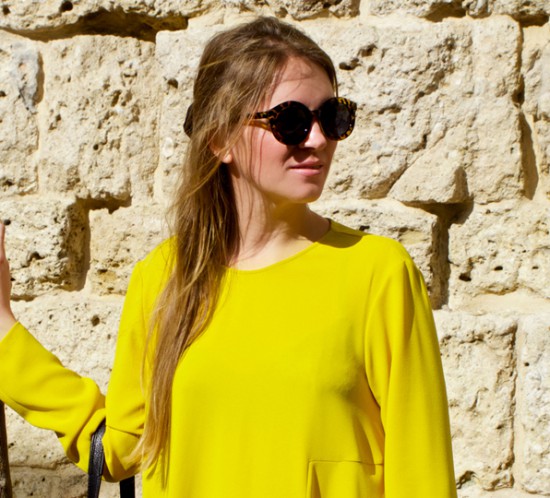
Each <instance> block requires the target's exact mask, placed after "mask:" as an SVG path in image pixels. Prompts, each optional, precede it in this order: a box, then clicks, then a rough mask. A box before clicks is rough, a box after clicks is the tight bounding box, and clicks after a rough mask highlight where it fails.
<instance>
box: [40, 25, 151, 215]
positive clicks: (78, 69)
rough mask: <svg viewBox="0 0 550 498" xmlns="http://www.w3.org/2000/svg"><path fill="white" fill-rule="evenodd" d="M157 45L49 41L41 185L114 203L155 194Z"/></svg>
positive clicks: (99, 39)
mask: <svg viewBox="0 0 550 498" xmlns="http://www.w3.org/2000/svg"><path fill="white" fill-rule="evenodd" d="M153 54H154V45H153V44H152V43H149V42H142V41H139V40H135V39H131V38H127V37H126V38H123V37H115V36H75V37H73V38H70V39H61V40H55V41H52V42H50V43H48V44H47V45H44V47H43V50H42V55H43V59H44V74H45V81H44V102H43V103H42V105H41V106H40V109H39V114H40V117H39V121H40V135H41V147H40V150H39V160H40V163H41V165H40V186H41V189H42V190H44V191H50V192H52V191H53V192H64V191H71V192H73V193H74V194H75V195H77V196H78V197H80V198H85V199H93V200H97V201H102V202H107V203H109V202H111V203H114V205H115V206H116V205H120V204H124V203H127V202H128V201H129V199H130V196H132V200H133V202H136V201H137V202H139V201H145V200H146V199H148V198H149V197H150V196H151V195H152V189H153V172H154V170H155V167H156V163H157V113H158V105H157V100H158V97H157V94H158V92H157V91H156V90H157V87H158V85H157V75H156V73H157V71H156V69H155V67H156V66H155V63H154V57H153Z"/></svg>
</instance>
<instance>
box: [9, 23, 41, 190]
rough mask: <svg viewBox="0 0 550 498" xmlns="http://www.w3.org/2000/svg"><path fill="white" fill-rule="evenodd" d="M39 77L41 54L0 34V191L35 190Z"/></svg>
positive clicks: (21, 41)
mask: <svg viewBox="0 0 550 498" xmlns="http://www.w3.org/2000/svg"><path fill="white" fill-rule="evenodd" d="M41 77H42V68H41V60H40V54H39V52H38V50H37V48H36V45H35V44H34V43H32V42H29V41H28V40H26V39H24V38H21V37H18V36H14V35H10V34H8V33H5V32H0V137H2V138H1V140H0V192H1V193H2V194H29V193H32V192H34V191H35V190H36V162H35V160H34V153H35V152H36V149H37V146H38V131H37V124H36V115H35V113H36V104H37V103H38V101H39V99H40V84H39V80H40V78H41Z"/></svg>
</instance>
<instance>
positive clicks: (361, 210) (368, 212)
mask: <svg viewBox="0 0 550 498" xmlns="http://www.w3.org/2000/svg"><path fill="white" fill-rule="evenodd" d="M313 208H314V210H315V211H316V212H318V213H320V214H322V215H323V216H326V217H330V218H333V219H334V220H336V221H338V222H340V223H343V224H345V225H347V226H350V227H352V228H356V229H358V230H362V231H364V232H368V233H373V234H376V235H383V236H386V237H390V238H392V239H396V240H398V241H400V242H401V243H402V244H403V245H404V246H405V247H406V249H407V250H408V251H409V253H410V255H411V257H412V258H413V259H414V261H415V263H416V264H417V265H418V267H419V268H420V270H421V271H422V273H423V275H424V278H425V279H426V285H427V286H428V290H429V292H430V298H431V300H432V305H433V306H434V307H439V306H440V304H441V298H442V296H441V291H442V288H441V280H440V277H441V274H442V272H441V270H440V267H441V264H442V262H441V261H440V260H439V255H440V251H439V249H438V244H439V240H440V226H439V224H438V221H437V217H436V216H434V215H432V214H429V213H426V212H425V211H422V210H420V209H414V208H408V207H405V206H403V205H402V204H400V203H398V202H395V201H391V200H382V201H356V202H334V201H323V200H320V201H318V202H317V203H316V204H315V205H314V206H313Z"/></svg>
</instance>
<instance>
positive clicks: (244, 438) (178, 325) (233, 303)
mask: <svg viewBox="0 0 550 498" xmlns="http://www.w3.org/2000/svg"><path fill="white" fill-rule="evenodd" d="M336 93H337V82H336V74H335V70H334V67H333V64H332V62H331V60H330V58H329V57H328V56H327V55H326V54H325V53H324V52H323V51H322V50H321V49H320V48H319V47H318V46H317V45H316V44H315V43H314V42H313V41H311V40H310V39H309V38H308V37H307V36H305V35H304V34H302V33H301V32H299V31H297V30H296V29H295V28H293V27H291V26H289V25H287V24H285V23H282V22H280V21H278V20H276V19H271V18H259V19H257V20H255V21H253V22H251V23H248V24H245V25H243V26H239V27H237V28H234V29H231V30H228V31H226V32H224V33H221V34H219V35H217V36H216V37H215V38H213V39H212V40H211V41H210V42H209V43H208V45H207V47H206V48H205V51H204V54H203V56H202V59H201V62H200V66H199V71H198V75H197V77H196V80H195V85H194V100H193V105H192V110H191V112H190V113H189V114H188V117H187V120H186V130H187V131H188V132H189V133H190V135H191V141H190V144H189V148H188V154H187V160H186V164H185V174H184V175H183V179H182V183H181V187H180V188H179V190H178V193H177V194H176V199H175V202H174V208H173V214H174V217H173V218H174V230H173V231H174V236H173V237H172V238H171V239H169V240H168V241H166V242H164V243H163V244H161V245H160V246H159V247H158V248H157V249H155V250H154V251H153V252H152V253H151V254H150V255H149V256H147V257H146V258H145V259H144V260H143V261H141V262H139V263H138V264H137V266H136V268H135V270H134V272H133V275H132V278H131V281H130V284H129V288H128V292H127V296H126V301H125V306H124V310H123V314H122V318H121V325H120V331H119V338H118V343H117V353H116V358H115V364H114V368H113V373H112V377H111V381H110V384H109V389H108V393H107V396H106V398H105V397H104V396H103V395H102V394H101V393H100V392H99V390H98V388H97V387H96V385H95V384H94V383H93V382H92V381H90V380H88V379H82V378H80V377H79V376H77V375H76V374H74V373H72V372H70V371H68V370H66V369H65V368H63V367H62V366H61V365H60V363H59V362H58V361H57V360H56V359H55V357H53V356H51V355H50V354H49V353H48V352H46V351H45V350H44V349H43V348H42V347H41V346H40V344H38V343H37V342H36V341H35V340H34V339H33V338H32V336H31V335H30V334H29V333H28V332H27V331H26V330H25V329H24V328H23V326H22V325H21V324H19V323H16V322H15V318H14V317H13V315H12V314H11V310H10V308H9V299H8V295H9V272H8V269H7V263H5V262H4V263H3V270H2V296H1V299H0V301H1V303H0V334H1V335H2V336H5V337H4V338H3V340H2V342H1V343H0V378H1V379H3V380H2V381H0V398H1V399H2V400H4V401H5V402H6V403H7V404H9V405H10V406H12V407H13V408H14V409H15V410H17V411H19V413H21V414H22V415H23V416H24V417H25V418H26V419H27V420H28V421H29V422H31V423H33V424H35V425H38V426H42V427H46V428H49V429H52V430H55V431H56V432H57V433H58V434H59V436H60V440H61V442H62V444H63V446H64V448H65V450H66V452H67V455H68V456H69V458H71V459H72V460H73V461H75V462H76V463H77V464H78V465H79V466H80V467H81V468H83V469H85V468H86V467H87V455H88V450H89V441H90V435H91V434H92V433H93V432H94V430H95V429H96V427H97V426H98V425H99V423H100V421H101V420H102V419H103V418H104V417H106V419H107V431H106V434H105V437H104V446H105V453H106V468H105V472H104V474H105V477H106V478H107V479H113V480H118V479H121V478H124V477H126V476H128V475H130V474H132V473H136V472H138V471H139V470H140V468H141V469H143V470H144V483H143V494H144V496H146V497H160V496H169V497H189V498H232V497H235V498H237V497H238V498H259V497H261V498H283V497H284V498H294V497H296V498H298V497H300V498H301V497H304V496H305V497H315V498H367V497H368V498H382V497H386V498H405V497H406V498H426V497H434V498H435V497H437V498H450V497H454V496H456V494H455V491H454V478H453V469H452V456H451V448H450V437H449V425H448V415H447V406H446V396H445V387H444V381H443V376H442V371H441V364H440V359H439V351H438V344H437V338H436V335H435V331H434V326H433V319H432V315H431V310H430V306H429V302H428V298H427V295H426V291H425V287H424V283H423V280H422V277H421V276H420V274H419V272H418V270H417V269H416V267H415V266H414V264H413V263H412V261H411V259H410V258H409V256H408V255H407V253H406V252H405V250H404V249H403V248H402V247H401V246H400V245H399V244H398V243H396V242H394V241H391V240H389V239H385V238H382V237H376V236H373V235H364V234H362V233H361V232H356V231H354V230H351V229H348V228H346V227H343V226H342V225H339V224H338V223H335V222H333V221H330V220H326V219H324V218H322V217H320V216H319V215H317V214H315V213H314V212H312V211H311V210H310V209H309V207H308V203H310V202H311V201H314V200H316V199H317V198H318V197H319V196H320V195H321V192H322V190H323V187H324V184H325V181H326V178H327V175H328V171H329V168H330V164H331V161H332V156H333V154H334V151H335V149H336V143H337V141H338V140H341V139H344V138H346V137H347V136H348V135H349V134H350V133H351V131H352V129H353V125H354V113H355V104H353V103H352V102H351V101H349V100H346V99H341V98H336ZM1 257H2V255H0V258H1ZM8 329H9V331H8ZM29 357H32V358H33V359H34V361H33V364H32V365H29V364H28V363H29V362H27V358H29ZM14 373H17V380H13V381H12V380H10V381H6V380H5V379H7V378H10V375H11V378H13V376H14ZM37 379H38V380H39V382H40V387H39V388H37V387H36V383H37ZM142 381H143V382H142ZM61 393H62V394H61Z"/></svg>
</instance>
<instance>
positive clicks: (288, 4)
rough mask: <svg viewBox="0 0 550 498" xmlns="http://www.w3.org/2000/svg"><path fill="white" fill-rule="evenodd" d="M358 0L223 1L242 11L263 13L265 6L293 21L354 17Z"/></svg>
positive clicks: (357, 11)
mask: <svg viewBox="0 0 550 498" xmlns="http://www.w3.org/2000/svg"><path fill="white" fill-rule="evenodd" d="M360 3H361V2H360V0H328V1H327V0H308V1H306V2H296V1H293V0H266V1H262V0H223V4H224V5H227V6H238V7H239V8H241V9H243V10H250V11H252V12H256V13H258V14H259V13H265V7H264V6H265V5H267V6H268V8H269V10H271V12H272V13H273V14H276V15H279V16H284V15H285V14H289V15H290V16H291V17H292V18H294V19H309V18H315V17H318V16H319V15H322V14H326V13H329V14H333V15H335V16H337V17H345V16H356V15H358V14H359V4H360Z"/></svg>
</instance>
